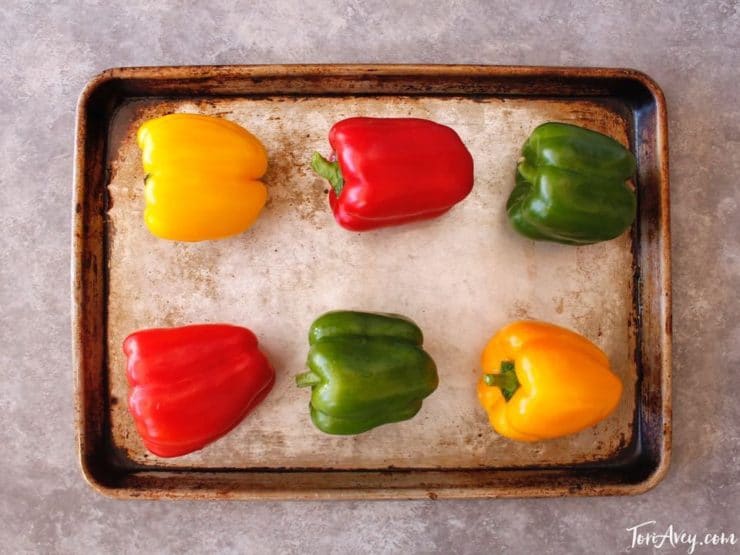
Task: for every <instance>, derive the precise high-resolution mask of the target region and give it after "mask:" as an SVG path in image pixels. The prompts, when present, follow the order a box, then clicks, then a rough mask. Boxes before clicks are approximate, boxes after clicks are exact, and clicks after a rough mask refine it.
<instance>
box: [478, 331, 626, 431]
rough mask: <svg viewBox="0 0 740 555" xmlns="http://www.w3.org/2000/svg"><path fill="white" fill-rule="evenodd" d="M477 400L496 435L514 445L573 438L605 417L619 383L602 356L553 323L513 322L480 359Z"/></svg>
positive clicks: (588, 343)
mask: <svg viewBox="0 0 740 555" xmlns="http://www.w3.org/2000/svg"><path fill="white" fill-rule="evenodd" d="M481 363H482V366H483V375H482V376H481V379H480V381H479V382H478V400H479V401H480V403H481V405H482V406H483V408H484V409H485V410H486V411H487V413H488V419H489V421H490V423H491V426H492V427H493V429H494V430H496V432H498V433H499V434H501V435H502V436H505V437H508V438H510V439H514V440H518V441H540V440H545V439H551V438H556V437H561V436H565V435H569V434H574V433H576V432H579V431H581V430H584V429H585V428H588V427H590V426H593V425H594V424H596V423H597V422H599V421H600V420H603V419H604V418H606V417H607V416H608V415H609V414H610V413H611V412H612V411H613V410H614V408H615V407H616V406H617V404H618V403H619V399H620V397H621V394H622V382H621V381H620V380H619V378H618V377H617V376H616V375H615V374H614V373H613V372H612V371H611V369H610V367H609V360H608V359H607V357H606V355H605V354H604V352H603V351H602V350H601V349H599V348H598V347H597V346H596V345H594V344H593V343H592V342H591V341H589V340H588V339H586V338H585V337H583V336H581V335H579V334H577V333H575V332H573V331H570V330H568V329H565V328H561V327H559V326H555V325H553V324H547V323H545V322H537V321H518V322H513V323H511V324H509V325H507V326H505V327H504V328H502V329H501V330H499V331H498V333H496V334H495V335H494V336H493V338H492V339H491V340H490V341H489V343H488V345H486V348H485V350H484V351H483V356H482V361H481Z"/></svg>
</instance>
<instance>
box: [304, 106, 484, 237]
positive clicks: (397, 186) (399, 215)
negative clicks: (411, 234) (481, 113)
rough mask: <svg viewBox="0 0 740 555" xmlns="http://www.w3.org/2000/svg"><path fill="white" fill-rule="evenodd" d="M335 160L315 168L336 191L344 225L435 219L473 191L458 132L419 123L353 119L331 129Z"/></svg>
mask: <svg viewBox="0 0 740 555" xmlns="http://www.w3.org/2000/svg"><path fill="white" fill-rule="evenodd" d="M329 143H330V144H331V147H332V149H333V150H334V153H335V157H334V156H332V160H334V159H336V161H331V162H330V161H327V160H326V159H324V158H323V157H322V156H321V155H320V154H319V153H318V152H317V153H315V154H314V155H313V158H312V160H311V167H312V168H313V169H314V171H316V173H318V174H319V175H320V176H322V177H324V178H326V179H328V180H329V181H330V183H331V185H332V189H331V190H330V191H329V204H330V205H331V208H332V211H333V212H334V217H335V219H336V220H337V222H339V224H340V225H341V226H342V227H344V228H346V229H349V230H352V231H366V230H369V229H375V228H379V227H386V226H393V225H398V224H404V223H407V222H412V221H414V220H423V219H428V218H434V217H436V216H439V215H441V214H444V213H445V212H447V211H448V210H449V209H450V208H452V206H453V205H455V204H456V203H458V202H460V201H461V200H463V199H464V198H465V197H466V196H467V195H468V193H470V191H471V189H472V188H473V157H472V156H471V155H470V152H468V149H467V148H465V145H464V144H463V142H462V140H460V137H459V136H458V135H457V133H456V132H455V131H454V130H453V129H450V128H449V127H446V126H444V125H440V124H438V123H435V122H433V121H429V120H424V119H416V118H349V119H345V120H342V121H340V122H338V123H336V124H334V126H333V127H332V128H331V131H330V132H329Z"/></svg>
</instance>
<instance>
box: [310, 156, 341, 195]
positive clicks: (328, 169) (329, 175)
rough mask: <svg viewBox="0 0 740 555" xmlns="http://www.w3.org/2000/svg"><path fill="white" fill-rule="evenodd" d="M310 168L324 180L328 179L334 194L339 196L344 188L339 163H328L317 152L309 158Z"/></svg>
mask: <svg viewBox="0 0 740 555" xmlns="http://www.w3.org/2000/svg"><path fill="white" fill-rule="evenodd" d="M311 168H313V171H315V172H316V173H317V174H319V175H320V176H321V177H323V178H324V179H328V180H329V183H331V187H332V189H334V193H335V194H336V195H337V196H339V195H340V194H341V192H342V188H343V187H344V177H342V170H341V168H340V167H339V162H329V160H327V159H326V158H324V157H323V156H321V154H319V153H318V152H314V153H313V156H312V157H311Z"/></svg>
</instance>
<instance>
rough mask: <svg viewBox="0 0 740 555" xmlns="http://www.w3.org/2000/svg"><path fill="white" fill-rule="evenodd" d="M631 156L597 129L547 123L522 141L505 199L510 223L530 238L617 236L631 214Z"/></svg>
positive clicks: (584, 240)
mask: <svg viewBox="0 0 740 555" xmlns="http://www.w3.org/2000/svg"><path fill="white" fill-rule="evenodd" d="M635 167H636V163H635V157H634V156H633V155H632V153H631V152H630V151H629V150H627V149H626V148H624V147H623V146H622V145H621V144H619V143H618V142H617V141H615V140H614V139H612V138H611V137H607V136H606V135H602V134H601V133H597V132H595V131H590V130H588V129H584V128H582V127H577V126H575V125H568V124H565V123H553V122H550V123H545V124H542V125H540V126H539V127H537V128H536V129H535V130H534V131H533V132H532V134H531V135H530V136H529V138H528V139H527V141H526V142H525V143H524V147H523V148H522V158H521V160H520V162H519V165H518V167H517V172H516V186H515V187H514V190H513V191H512V192H511V195H510V196H509V200H508V202H507V203H506V212H507V214H508V216H509V221H510V222H511V224H512V225H513V226H514V228H515V229H516V230H517V231H518V232H519V233H521V234H522V235H525V236H526V237H529V238H531V239H538V240H544V241H555V242H557V243H564V244H568V245H586V244H590V243H597V242H599V241H606V240H608V239H613V238H615V237H617V236H619V235H621V234H622V233H623V232H624V231H626V230H627V229H628V228H629V227H630V225H632V222H633V221H634V219H635V213H636V207H637V201H636V198H635V193H634V191H632V189H630V188H629V186H628V185H627V184H626V183H625V181H626V180H627V179H629V178H630V176H632V175H633V174H634V173H635Z"/></svg>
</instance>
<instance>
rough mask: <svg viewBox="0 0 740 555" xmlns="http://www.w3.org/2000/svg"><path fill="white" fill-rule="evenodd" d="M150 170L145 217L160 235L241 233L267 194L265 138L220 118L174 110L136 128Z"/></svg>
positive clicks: (192, 237) (196, 237) (193, 237)
mask: <svg viewBox="0 0 740 555" xmlns="http://www.w3.org/2000/svg"><path fill="white" fill-rule="evenodd" d="M137 139H138V143H139V147H140V148H141V151H142V163H143V166H144V171H145V172H146V177H145V188H144V198H145V200H146V208H145V210H144V222H145V223H146V225H147V227H148V228H149V231H151V232H152V233H153V234H154V235H156V236H157V237H160V238H162V239H171V240H174V241H204V240H207V239H220V238H223V237H228V236H229V235H234V234H237V233H241V232H242V231H244V230H246V229H247V228H248V227H250V226H251V225H252V223H254V221H255V220H256V219H257V217H258V216H259V214H260V211H261V210H262V207H263V206H264V205H265V202H266V200H267V189H266V188H265V186H264V184H263V183H262V182H261V181H259V179H260V178H261V177H262V176H263V175H264V174H265V172H266V171H267V154H266V152H265V148H264V147H263V146H262V143H260V141H259V140H258V139H257V138H256V137H255V136H254V135H252V134H251V133H249V132H248V131H247V130H246V129H244V128H243V127H240V126H239V125H237V124H235V123H232V122H230V121H227V120H225V119H222V118H217V117H212V116H203V115H199V114H170V115H167V116H163V117H159V118H155V119H150V120H148V121H146V122H144V124H143V125H142V126H141V127H140V128H139V132H138V135H137Z"/></svg>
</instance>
